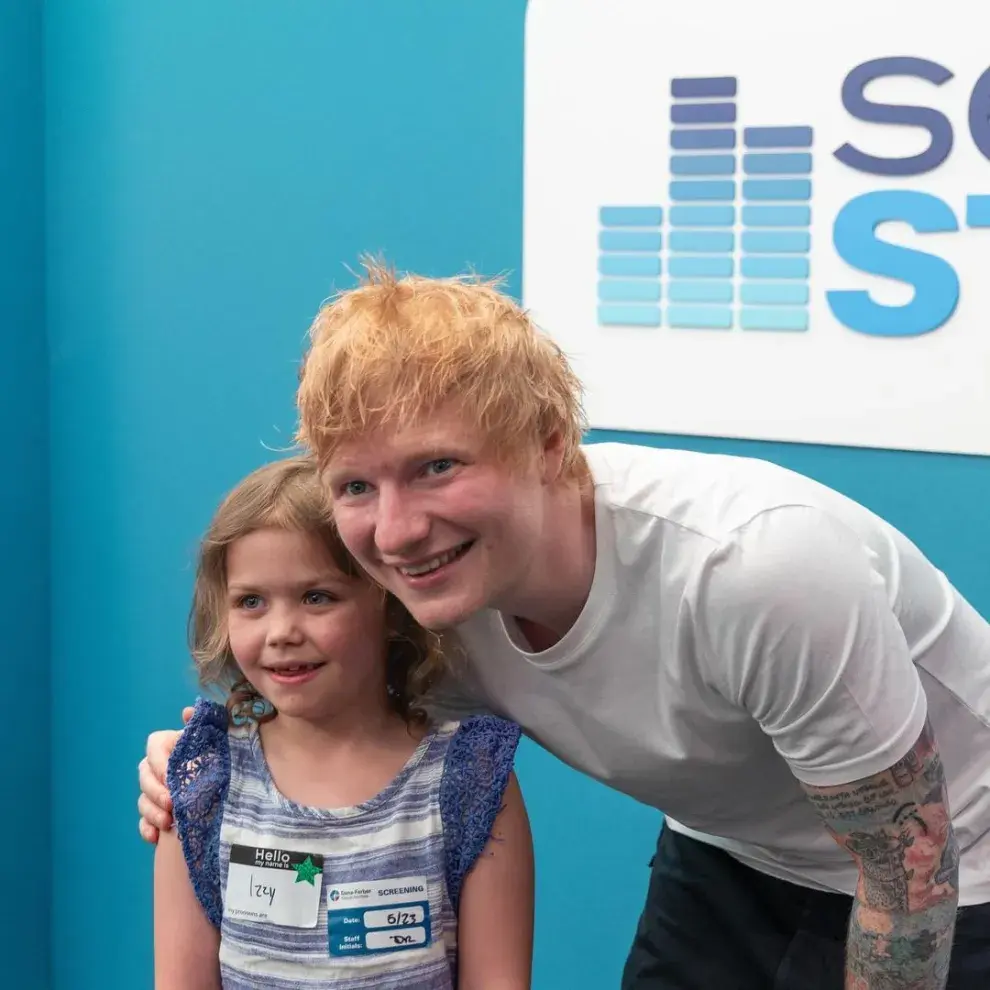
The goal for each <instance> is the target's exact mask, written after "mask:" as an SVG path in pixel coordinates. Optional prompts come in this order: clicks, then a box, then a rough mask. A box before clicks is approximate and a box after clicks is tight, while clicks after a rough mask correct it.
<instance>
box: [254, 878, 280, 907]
mask: <svg viewBox="0 0 990 990" xmlns="http://www.w3.org/2000/svg"><path fill="white" fill-rule="evenodd" d="M275 893H276V889H275V885H274V884H267V883H255V879H254V874H253V873H252V874H251V883H250V884H249V886H248V897H249V898H252V899H253V898H256V897H257V898H260V899H261V900H263V901H266V902H267V903H268V906H269V907H271V906H272V905H273V904H274V903H275Z"/></svg>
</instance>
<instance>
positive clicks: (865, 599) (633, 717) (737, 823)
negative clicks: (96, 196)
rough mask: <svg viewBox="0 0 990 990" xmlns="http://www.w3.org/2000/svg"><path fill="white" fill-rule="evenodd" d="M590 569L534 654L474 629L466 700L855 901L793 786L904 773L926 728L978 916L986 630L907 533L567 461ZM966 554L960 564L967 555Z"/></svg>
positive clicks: (484, 625)
mask: <svg viewBox="0 0 990 990" xmlns="http://www.w3.org/2000/svg"><path fill="white" fill-rule="evenodd" d="M585 452H586V454H587V457H588V462H589V464H590V467H591V472H592V475H593V478H594V483H595V519H596V527H597V561H596V566H595V575H594V580H593V583H592V588H591V593H590V596H589V598H588V601H587V603H586V605H585V607H584V609H583V611H582V612H581V615H580V617H579V618H578V620H577V622H576V623H575V625H574V626H573V627H572V628H571V629H570V630H569V631H568V632H567V634H566V635H565V636H564V637H563V639H561V640H560V641H559V642H558V643H557V644H555V645H554V646H553V647H551V648H550V649H548V650H546V651H544V652H542V653H537V654H534V653H531V652H528V645H527V644H526V641H525V640H524V638H523V637H522V636H521V635H520V633H519V630H518V629H517V628H516V626H515V623H514V622H513V621H512V620H511V619H509V618H508V617H506V616H503V615H501V614H499V613H498V612H495V611H492V610H487V611H484V612H481V613H479V614H478V615H476V616H474V617H472V618H471V619H470V620H469V621H468V622H466V623H464V624H463V625H462V626H460V627H459V628H458V633H459V635H460V637H461V639H462V641H463V645H464V646H465V647H466V650H467V659H466V668H465V670H464V671H463V687H464V688H465V689H466V690H467V691H469V693H470V694H471V695H472V696H474V697H473V700H475V701H477V702H480V703H481V704H482V705H484V706H485V707H487V708H489V709H492V710H494V711H495V712H497V713H499V714H502V715H504V716H506V717H508V718H511V719H513V720H515V721H516V722H518V723H519V724H520V725H521V726H522V727H523V729H524V731H525V732H526V733H527V735H529V736H530V737H531V738H532V739H534V740H535V741H536V742H538V743H539V744H540V745H542V746H543V747H545V748H546V749H547V750H549V751H550V752H551V753H554V754H555V755H556V756H558V757H559V758H560V759H562V760H563V761H564V762H566V763H568V764H570V765H571V766H572V767H575V768H576V769H578V770H580V771H582V772H584V773H586V774H588V775H589V776H591V777H594V778H596V779H598V780H600V781H602V782H603V783H605V784H607V785H608V786H610V787H613V788H615V789H616V790H619V791H622V792H624V793H626V794H629V795H631V796H632V797H634V798H636V799H638V800H640V801H642V802H644V803H645V804H647V805H650V806H652V807H655V808H658V809H660V810H661V811H662V812H664V813H665V815H666V816H667V822H668V824H669V826H670V827H671V828H673V829H675V830H677V831H681V832H685V833H687V834H689V835H692V836H694V837H695V838H698V839H701V840H703V841H706V842H710V843H712V844H714V845H717V846H720V847H722V848H723V849H726V850H727V851H728V852H730V853H731V854H732V855H734V856H735V857H737V858H738V859H739V860H741V861H742V862H743V863H745V864H747V865H749V866H752V867H754V868H756V869H758V870H761V871H762V872H764V873H768V874H770V875H772V876H776V877H779V878H782V879H785V880H789V881H792V882H795V883H799V884H804V885H805V886H810V887H815V888H818V889H823V890H832V891H842V892H844V893H847V894H851V893H853V892H854V890H855V886H856V869H855V866H854V864H853V861H852V859H851V858H850V856H849V854H848V853H846V852H845V851H843V850H842V849H840V848H839V847H838V845H837V844H836V843H835V841H834V840H833V839H832V838H831V836H830V835H829V834H828V832H827V831H826V830H825V828H824V827H823V826H822V824H821V822H820V821H819V819H818V818H817V817H816V815H815V812H814V810H813V808H812V806H811V804H810V802H809V801H808V800H807V798H806V797H805V795H804V793H803V792H802V790H801V789H800V787H799V785H798V783H797V781H798V780H801V781H805V782H807V783H809V784H813V785H830V784H845V783H849V782H851V781H853V780H857V779H859V778H861V777H866V776H869V775H871V774H874V773H877V772H879V771H881V770H883V769H885V768H887V767H889V766H890V765H891V764H893V763H895V762H896V761H897V760H899V759H900V758H901V757H903V756H904V755H905V754H906V753H907V752H908V750H909V749H910V748H911V747H912V745H913V744H914V743H915V741H916V740H917V738H918V736H919V735H920V733H921V731H922V728H923V727H924V723H925V718H926V715H928V716H930V718H931V721H932V725H933V727H934V730H935V735H936V737H937V740H938V743H939V747H940V750H941V755H942V761H943V763H944V766H945V771H946V774H947V777H948V788H949V801H950V805H951V811H952V815H953V821H954V823H955V830H956V835H957V838H958V841H959V845H960V849H961V853H962V860H961V880H960V883H961V898H960V901H961V903H962V904H974V903H983V902H987V901H990V626H988V624H987V623H986V622H985V621H984V620H983V619H982V618H981V617H980V616H979V615H978V614H977V613H976V612H975V611H974V610H973V609H972V608H971V606H970V605H969V604H968V603H967V602H966V601H965V600H964V599H963V598H962V597H961V596H960V595H959V594H958V593H957V592H956V591H955V589H954V588H953V587H952V586H951V585H950V584H949V582H948V580H947V579H946V578H945V576H944V575H943V574H941V573H940V572H939V571H938V570H937V569H936V568H935V567H934V566H933V565H932V564H931V563H930V562H929V561H928V560H927V559H926V558H925V557H924V556H923V555H922V554H921V552H920V551H919V550H918V549H917V548H916V547H915V546H914V545H913V544H912V543H910V542H909V541H908V540H907V539H906V538H905V537H904V536H903V535H901V534H900V533H899V532H897V531H896V530H895V529H894V528H893V527H892V526H890V525H888V524H887V523H885V522H884V521H883V520H881V519H879V518H878V517H877V516H875V515H873V514H872V513H871V512H869V511H868V510H867V509H865V508H863V507H862V506H860V505H858V504H856V503H855V502H853V501H851V500H850V499H847V498H846V497H844V496H842V495H840V494H838V493H837V492H834V491H832V490H830V489H828V488H826V487H824V486H822V485H820V484H818V483H817V482H814V481H812V480H810V479H808V478H805V477H802V476H801V475H798V474H794V473H793V472H790V471H787V470H785V469H783V468H780V467H777V466H776V465H773V464H769V463H767V462H764V461H758V460H751V459H746V458H735V457H723V456H714V455H709V454H697V453H690V452H684V451H671V450H658V449H654V448H643V447H633V446H628V445H623V444H596V445H593V446H589V447H587V448H585ZM974 552H975V550H974Z"/></svg>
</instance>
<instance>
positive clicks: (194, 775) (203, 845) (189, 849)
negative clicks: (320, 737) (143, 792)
mask: <svg viewBox="0 0 990 990" xmlns="http://www.w3.org/2000/svg"><path fill="white" fill-rule="evenodd" d="M227 724H228V720H227V709H226V708H224V707H223V705H218V704H216V703H215V702H212V701H204V700H202V699H201V700H200V701H198V702H196V710H195V712H194V713H193V717H192V718H191V719H190V721H189V724H188V725H187V726H186V727H185V729H184V730H183V732H182V735H181V736H179V741H178V743H176V746H175V749H174V750H173V751H172V755H171V757H170V758H169V761H168V773H167V775H166V783H167V784H168V790H169V794H170V795H171V797H172V805H173V811H172V816H173V818H174V819H175V829H176V832H177V833H178V836H179V841H180V842H181V844H182V853H183V855H184V856H185V859H186V866H187V867H188V869H189V879H190V881H191V882H192V885H193V890H195V892H196V897H197V898H198V899H199V903H200V904H202V905H203V910H204V911H205V912H206V916H207V918H209V920H210V922H211V923H212V924H213V925H214V926H216V927H217V928H219V927H220V921H221V919H222V918H223V896H222V893H221V885H220V826H221V824H222V823H223V808H224V802H225V801H226V799H227V789H228V788H229V786H230V743H229V741H228V739H227Z"/></svg>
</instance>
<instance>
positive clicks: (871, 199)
mask: <svg viewBox="0 0 990 990" xmlns="http://www.w3.org/2000/svg"><path fill="white" fill-rule="evenodd" d="M889 220H900V221H903V222H905V223H909V224H910V225H911V226H912V227H913V228H914V229H915V230H916V231H918V233H921V234H927V233H935V232H938V231H950V230H958V229H959V225H958V222H957V221H956V215H955V214H954V213H953V212H952V209H951V208H950V207H949V206H948V204H946V203H945V202H943V201H942V200H941V199H939V198H938V197H937V196H932V195H930V194H928V193H922V192H911V191H907V190H903V191H902V190H882V191H879V192H871V193H866V194H865V195H863V196H857V197H856V198H855V199H852V200H850V201H849V202H848V203H846V205H845V206H844V207H843V208H842V209H841V210H840V211H839V215H838V216H837V217H836V218H835V227H834V229H833V234H832V239H833V241H834V243H835V249H836V251H838V253H839V257H841V258H842V260H843V261H845V262H846V263H847V264H849V265H852V266H853V268H858V269H860V271H864V272H869V273H870V274H871V275H884V276H886V277H887V278H892V279H896V280H897V281H899V282H908V283H909V284H911V285H913V286H914V298H913V299H912V300H911V302H909V303H907V304H906V305H904V306H881V305H880V304H879V303H875V302H874V301H873V300H872V299H871V298H870V294H869V293H868V292H865V291H863V290H861V289H855V290H853V289H850V290H838V291H830V292H827V293H826V298H827V299H828V304H829V306H830V307H831V308H832V312H833V313H834V314H835V317H836V319H837V320H838V321H839V322H840V323H842V324H844V325H845V326H847V327H848V328H849V329H850V330H856V331H858V332H859V333H865V334H870V335H871V336H874V337H917V336H920V335H921V334H923V333H929V332H930V331H932V330H937V329H938V328H939V327H940V326H942V324H944V323H945V322H946V321H947V320H948V319H949V317H950V316H952V313H953V312H954V310H955V308H956V305H957V304H958V302H959V277H958V276H957V275H956V270H955V269H954V268H953V267H952V265H950V264H949V263H948V262H947V261H945V260H944V259H943V258H938V257H936V256H935V255H933V254H925V253H924V252H923V251H914V250H912V249H911V248H906V247H901V246H900V245H898V244H890V243H888V242H887V241H881V240H880V239H879V238H878V237H877V236H876V230H877V227H879V226H880V224H882V223H886V222H887V221H889Z"/></svg>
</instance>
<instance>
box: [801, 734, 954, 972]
mask: <svg viewBox="0 0 990 990" xmlns="http://www.w3.org/2000/svg"><path fill="white" fill-rule="evenodd" d="M805 790H806V791H807V793H808V796H809V798H810V799H811V802H812V804H814V806H815V808H816V810H817V811H818V813H819V815H820V816H821V817H822V819H823V820H824V821H825V824H826V825H827V827H828V828H829V830H830V831H831V832H832V834H833V836H834V837H835V839H836V841H837V842H838V843H839V844H840V845H842V846H844V847H845V848H846V849H847V850H848V851H849V852H850V853H851V854H852V856H853V857H854V858H855V859H856V862H857V864H858V866H859V874H860V880H859V888H858V890H857V892H856V901H855V904H854V906H853V912H852V917H851V920H850V927H849V942H848V952H847V961H846V971H847V975H846V988H847V990H895V988H896V990H942V988H944V987H945V981H946V979H947V976H948V969H949V957H950V954H951V948H952V934H953V927H954V924H955V914H956V905H957V903H958V887H959V846H958V844H957V842H956V838H955V834H954V832H953V829H952V822H951V818H950V816H949V805H948V796H947V793H946V784H945V773H944V771H943V769H942V762H941V760H940V759H939V755H938V749H937V747H936V745H935V739H934V736H933V734H932V731H931V726H930V725H926V726H925V731H924V732H922V734H921V737H920V738H919V739H918V742H917V744H916V745H915V747H914V748H913V749H912V750H911V752H910V753H908V755H907V756H905V757H904V759H903V760H899V761H898V762H897V763H896V764H894V766H892V767H891V768H890V769H889V770H887V771H885V772H883V773H879V774H877V775H875V776H873V777H869V778H867V779H866V780H862V781H859V782H857V783H855V784H852V785H849V786H847V787H825V788H813V787H806V788H805Z"/></svg>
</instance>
